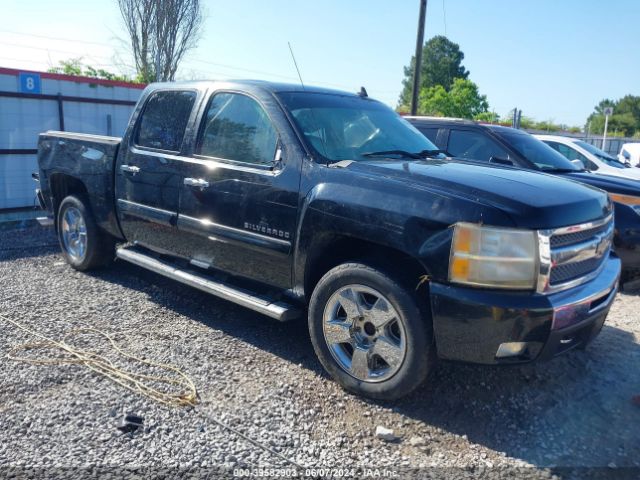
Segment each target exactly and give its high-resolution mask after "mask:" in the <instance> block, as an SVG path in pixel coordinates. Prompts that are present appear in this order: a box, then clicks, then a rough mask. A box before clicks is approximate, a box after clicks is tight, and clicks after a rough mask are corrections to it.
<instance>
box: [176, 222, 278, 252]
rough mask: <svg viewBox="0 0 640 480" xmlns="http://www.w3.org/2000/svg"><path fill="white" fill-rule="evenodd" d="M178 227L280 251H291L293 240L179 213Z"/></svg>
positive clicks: (198, 233) (191, 231) (197, 233)
mask: <svg viewBox="0 0 640 480" xmlns="http://www.w3.org/2000/svg"><path fill="white" fill-rule="evenodd" d="M178 229H180V230H184V231H187V232H190V233H194V234H196V235H203V236H207V237H208V236H212V235H213V236H214V237H216V236H219V237H224V238H226V239H228V240H232V241H235V242H241V243H242V244H244V245H246V246H253V247H259V248H266V249H269V250H274V251H276V252H279V253H289V251H290V250H291V242H290V241H288V240H282V239H280V238H274V237H269V236H268V235H262V234H260V233H255V232H250V231H247V230H241V229H239V228H234V227H229V226H227V225H220V224H219V223H215V222H212V221H209V220H206V219H199V218H195V217H190V216H188V215H184V214H182V213H181V214H179V215H178Z"/></svg>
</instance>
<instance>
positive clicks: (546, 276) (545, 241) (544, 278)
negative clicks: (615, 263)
mask: <svg viewBox="0 0 640 480" xmlns="http://www.w3.org/2000/svg"><path fill="white" fill-rule="evenodd" d="M609 222H611V227H610V228H609V229H607V235H612V233H613V228H614V226H613V213H610V214H609V215H607V216H606V217H604V218H602V219H599V220H594V221H592V222H586V223H582V224H580V225H571V226H568V227H560V228H555V229H549V230H538V256H539V264H540V270H539V272H538V283H537V287H536V292H537V293H541V294H551V293H556V292H560V291H562V290H567V289H569V288H573V287H577V286H578V285H582V284H583V283H586V282H589V281H591V280H593V279H594V278H596V277H597V276H598V275H600V273H601V272H602V270H603V269H604V266H605V264H606V261H603V262H602V264H601V265H600V266H599V267H598V268H597V269H595V270H594V271H592V272H590V273H588V274H586V275H583V276H582V277H579V278H575V279H573V280H570V281H568V282H564V283H559V284H557V285H551V284H550V282H551V269H552V252H551V237H552V236H554V235H566V234H568V233H576V232H582V231H584V230H591V229H593V228H597V227H601V226H603V225H605V224H607V223H609ZM589 243H591V242H589V241H585V242H580V244H589ZM576 245H579V244H576ZM573 246H574V247H575V245H573ZM559 248H566V247H559ZM610 251H611V246H610V247H609V249H608V250H607V252H605V254H604V255H609V252H610ZM604 255H603V256H604ZM570 263H571V262H568V263H567V264H570Z"/></svg>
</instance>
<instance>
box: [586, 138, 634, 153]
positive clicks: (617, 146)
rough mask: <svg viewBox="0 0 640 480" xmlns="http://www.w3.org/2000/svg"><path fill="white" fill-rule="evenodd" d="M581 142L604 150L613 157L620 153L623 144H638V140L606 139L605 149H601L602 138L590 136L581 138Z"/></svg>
mask: <svg viewBox="0 0 640 480" xmlns="http://www.w3.org/2000/svg"><path fill="white" fill-rule="evenodd" d="M582 140H584V141H585V142H587V143H590V144H591V145H594V146H596V147H598V148H600V149H602V150H604V151H605V152H607V153H608V154H609V155H613V156H614V157H615V156H616V155H618V154H619V153H620V150H621V149H622V145H624V144H625V143H640V138H622V137H607V144H606V145H605V148H602V137H592V136H590V137H588V138H582Z"/></svg>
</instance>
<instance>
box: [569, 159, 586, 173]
mask: <svg viewBox="0 0 640 480" xmlns="http://www.w3.org/2000/svg"><path fill="white" fill-rule="evenodd" d="M571 163H573V164H574V165H575V166H576V167H578V168H579V169H580V170H586V168H585V166H584V163H582V160H579V159H577V158H575V159H573V160H571Z"/></svg>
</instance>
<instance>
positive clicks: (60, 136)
mask: <svg viewBox="0 0 640 480" xmlns="http://www.w3.org/2000/svg"><path fill="white" fill-rule="evenodd" d="M120 142H121V138H120V137H108V136H103V135H90V134H83V133H72V132H58V131H48V132H45V133H41V134H40V137H39V139H38V164H39V167H40V187H41V190H42V194H43V197H44V201H45V202H46V204H47V205H46V206H47V208H48V209H49V210H50V211H55V208H53V207H54V205H53V200H52V190H53V189H55V188H56V185H60V184H61V182H60V180H61V179H62V178H64V179H66V180H68V179H69V178H71V179H78V180H80V179H81V180H82V183H83V185H84V188H86V193H87V197H88V200H89V202H90V205H91V209H92V211H93V214H94V216H95V219H96V222H97V223H98V225H99V226H100V227H101V228H103V229H104V230H106V231H107V232H109V233H111V234H113V235H116V236H118V237H119V236H120V235H121V234H120V230H119V228H118V225H117V220H116V215H115V206H114V200H113V199H114V166H115V161H116V157H117V154H118V148H119V147H120Z"/></svg>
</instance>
